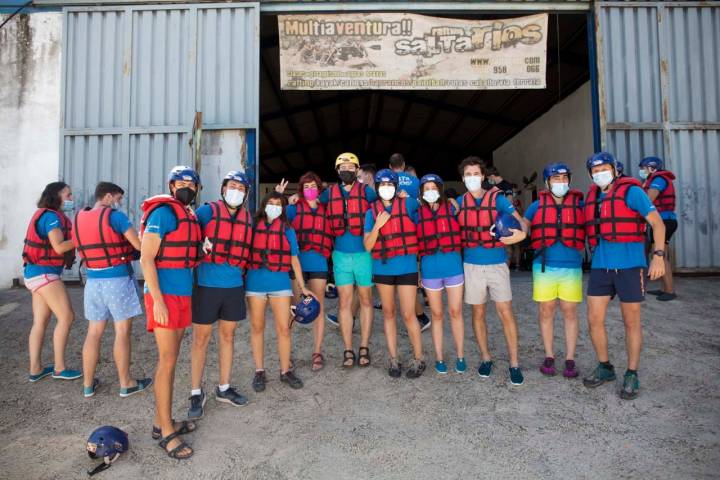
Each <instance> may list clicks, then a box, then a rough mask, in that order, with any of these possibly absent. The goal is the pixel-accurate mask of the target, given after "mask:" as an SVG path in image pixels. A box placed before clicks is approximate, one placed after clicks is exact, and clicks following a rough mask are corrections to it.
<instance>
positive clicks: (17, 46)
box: [0, 13, 62, 288]
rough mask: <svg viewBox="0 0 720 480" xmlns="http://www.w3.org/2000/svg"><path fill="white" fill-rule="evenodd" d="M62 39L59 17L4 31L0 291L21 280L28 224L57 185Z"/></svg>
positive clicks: (0, 43)
mask: <svg viewBox="0 0 720 480" xmlns="http://www.w3.org/2000/svg"><path fill="white" fill-rule="evenodd" d="M5 18H7V15H0V21H2V20H4V19H5ZM61 38H62V14H60V13H33V14H30V15H18V16H16V17H15V18H13V19H12V20H11V21H10V23H8V24H7V25H5V27H3V29H2V30H0V172H2V175H0V199H2V201H0V265H2V267H1V268H0V288H3V287H8V286H10V285H11V284H12V279H13V278H20V277H22V259H21V257H20V254H21V251H22V242H23V238H24V236H25V229H26V226H27V223H28V220H29V219H30V216H31V215H32V213H33V211H34V209H35V203H36V202H37V199H38V198H39V197H40V192H41V191H42V189H43V188H44V186H45V185H46V184H47V183H49V182H51V181H55V180H57V179H58V171H59V129H58V126H59V125H60V76H61V73H60V72H61V67H60V65H61V63H60V57H61V51H62V48H61Z"/></svg>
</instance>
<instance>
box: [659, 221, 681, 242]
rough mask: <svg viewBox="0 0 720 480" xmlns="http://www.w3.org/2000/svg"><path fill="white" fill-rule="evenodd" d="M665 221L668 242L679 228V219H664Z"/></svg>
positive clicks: (666, 240)
mask: <svg viewBox="0 0 720 480" xmlns="http://www.w3.org/2000/svg"><path fill="white" fill-rule="evenodd" d="M663 223H664V224H665V243H666V244H668V243H670V239H671V238H672V236H673V234H674V233H675V231H676V230H677V227H678V223H677V220H663Z"/></svg>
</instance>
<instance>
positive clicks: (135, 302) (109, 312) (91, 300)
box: [83, 276, 143, 322]
mask: <svg viewBox="0 0 720 480" xmlns="http://www.w3.org/2000/svg"><path fill="white" fill-rule="evenodd" d="M84 297H85V298H84V300H83V302H84V306H85V318H87V319H88V320H90V321H96V322H100V321H104V320H107V319H108V318H110V317H112V319H113V320H114V321H118V320H125V319H128V318H132V317H137V316H138V315H142V313H143V311H142V305H141V304H140V294H139V293H138V285H137V281H136V280H135V278H134V277H130V276H124V277H112V278H88V279H87V283H86V284H85V295H84Z"/></svg>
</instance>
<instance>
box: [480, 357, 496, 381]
mask: <svg viewBox="0 0 720 480" xmlns="http://www.w3.org/2000/svg"><path fill="white" fill-rule="evenodd" d="M492 367H493V362H492V360H488V361H487V362H482V363H480V366H479V367H478V375H479V376H481V377H482V378H487V377H489V376H490V373H492Z"/></svg>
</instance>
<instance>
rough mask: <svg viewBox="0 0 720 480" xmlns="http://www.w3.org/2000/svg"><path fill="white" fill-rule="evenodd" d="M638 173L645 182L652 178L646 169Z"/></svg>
mask: <svg viewBox="0 0 720 480" xmlns="http://www.w3.org/2000/svg"><path fill="white" fill-rule="evenodd" d="M638 173H639V174H640V178H642V179H643V180H645V179H646V178H647V177H649V176H650V173H649V172H648V171H647V170H645V169H644V168H643V169H641V170H640V171H639V172H638Z"/></svg>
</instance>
